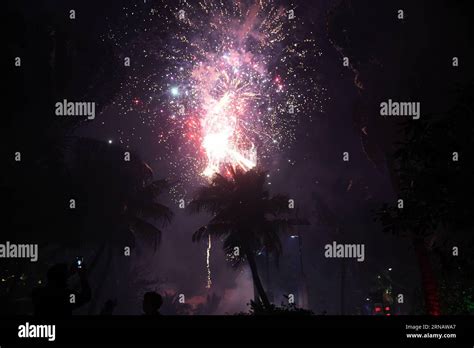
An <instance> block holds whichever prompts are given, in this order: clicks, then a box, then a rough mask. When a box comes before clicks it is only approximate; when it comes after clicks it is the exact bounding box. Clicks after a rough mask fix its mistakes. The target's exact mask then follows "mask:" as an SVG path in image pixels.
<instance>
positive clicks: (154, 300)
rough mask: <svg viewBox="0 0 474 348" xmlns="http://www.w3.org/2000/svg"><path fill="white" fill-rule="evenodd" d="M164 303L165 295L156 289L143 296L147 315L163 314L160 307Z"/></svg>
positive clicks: (144, 311)
mask: <svg viewBox="0 0 474 348" xmlns="http://www.w3.org/2000/svg"><path fill="white" fill-rule="evenodd" d="M162 304H163V297H161V295H160V294H158V293H156V292H154V291H149V292H147V293H145V295H144V296H143V313H145V315H161V314H160V307H161V306H162Z"/></svg>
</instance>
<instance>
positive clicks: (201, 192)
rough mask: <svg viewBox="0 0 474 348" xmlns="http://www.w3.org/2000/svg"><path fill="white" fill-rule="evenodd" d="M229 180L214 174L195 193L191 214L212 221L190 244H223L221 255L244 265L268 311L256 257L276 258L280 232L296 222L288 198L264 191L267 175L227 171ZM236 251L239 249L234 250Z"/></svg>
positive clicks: (268, 303) (268, 302) (266, 298)
mask: <svg viewBox="0 0 474 348" xmlns="http://www.w3.org/2000/svg"><path fill="white" fill-rule="evenodd" d="M229 173H230V177H225V176H223V175H220V174H216V175H215V176H214V177H213V178H212V180H211V182H210V183H209V185H207V186H203V187H201V188H200V189H198V191H197V193H196V195H195V197H194V199H193V200H192V201H191V203H190V204H189V206H188V210H189V211H190V212H192V213H198V212H201V211H207V212H209V213H211V214H212V216H213V217H212V218H211V220H210V221H209V222H208V223H207V224H206V225H205V226H203V227H201V228H199V229H198V230H197V231H196V232H194V234H193V237H192V239H193V241H200V240H201V239H203V238H208V236H209V235H210V236H211V237H215V238H220V239H221V240H223V248H224V251H225V252H226V253H227V254H228V255H229V254H231V255H233V256H236V255H235V250H238V251H239V255H238V257H235V258H234V260H235V263H234V266H236V265H238V264H239V263H241V262H243V261H245V260H246V261H247V262H248V264H249V266H250V270H251V272H252V279H253V282H254V285H255V288H256V290H257V293H258V297H259V298H260V301H261V302H262V303H263V305H264V306H265V308H270V306H271V305H270V301H269V300H268V297H267V294H266V292H265V290H264V288H263V285H262V282H261V280H260V276H259V274H258V269H257V262H256V258H255V254H256V253H257V252H258V251H259V250H261V249H262V248H265V249H266V250H267V251H268V252H270V253H274V254H275V255H276V256H278V255H280V254H281V251H282V246H281V241H280V237H279V232H280V231H283V230H286V229H288V227H290V226H291V225H294V224H297V223H298V221H296V220H295V219H290V218H289V213H290V208H289V202H288V197H287V196H284V195H275V196H273V197H271V196H270V194H269V192H268V190H266V189H265V178H266V173H265V172H262V171H259V170H257V169H252V170H249V171H247V172H244V171H243V170H241V169H239V168H237V169H233V168H229ZM236 248H238V249H236Z"/></svg>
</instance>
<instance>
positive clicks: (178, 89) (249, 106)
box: [104, 0, 324, 197]
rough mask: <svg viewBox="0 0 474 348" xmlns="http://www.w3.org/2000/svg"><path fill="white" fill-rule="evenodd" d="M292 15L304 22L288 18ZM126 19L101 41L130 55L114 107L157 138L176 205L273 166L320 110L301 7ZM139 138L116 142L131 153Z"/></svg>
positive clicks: (156, 8) (202, 8)
mask: <svg viewBox="0 0 474 348" xmlns="http://www.w3.org/2000/svg"><path fill="white" fill-rule="evenodd" d="M285 6H287V7H285ZM290 9H294V10H295V13H297V14H300V16H298V15H297V16H296V17H295V18H292V19H291V18H289V15H288V11H289V10H290ZM123 10H124V14H125V16H124V18H123V21H124V22H123V23H121V24H122V26H121V28H120V29H119V28H117V29H114V30H112V29H111V32H110V33H108V34H107V35H105V36H104V40H109V41H112V42H114V43H115V45H116V47H117V50H118V51H120V52H130V55H132V52H133V56H132V57H131V64H130V66H129V67H128V68H127V74H129V78H128V79H127V80H126V81H125V82H124V83H123V85H122V89H121V91H120V92H119V93H118V96H117V98H116V100H115V101H114V103H113V104H114V107H115V109H117V111H118V113H119V114H120V115H122V116H128V115H129V114H132V116H134V117H135V115H137V117H138V119H139V120H140V121H141V122H140V127H141V128H144V127H146V128H148V129H149V130H150V132H151V133H152V134H153V137H154V141H155V142H156V147H157V150H156V151H157V153H159V155H157V161H158V163H157V166H159V167H160V168H163V169H164V170H166V171H167V172H168V176H169V177H171V178H176V179H178V180H176V181H177V182H180V183H182V186H181V188H180V189H178V188H177V190H181V193H180V194H178V193H176V196H177V197H178V195H180V196H181V195H182V194H183V192H182V191H183V190H184V186H185V184H186V183H190V182H192V183H193V185H195V184H196V183H198V182H201V181H202V178H203V177H204V178H207V177H211V176H212V175H213V174H214V173H221V174H225V170H224V168H226V167H227V166H228V165H231V166H234V167H241V168H242V169H244V170H248V169H250V168H253V167H255V166H257V165H259V166H263V167H265V168H267V169H269V166H270V165H278V164H275V161H276V160H278V159H279V158H280V157H281V156H280V155H281V154H282V153H284V152H285V151H287V150H289V149H290V148H291V146H292V144H293V143H294V141H295V139H296V131H297V126H298V124H299V123H300V122H301V119H302V118H305V119H307V120H310V121H311V120H312V118H313V117H314V115H315V112H318V111H322V104H323V103H322V102H323V95H324V88H322V87H321V86H320V85H319V82H318V80H317V79H316V77H317V75H318V74H317V73H316V70H317V68H318V62H319V60H318V59H319V57H320V56H321V54H322V53H321V51H320V49H319V48H318V46H317V44H316V38H315V35H314V33H312V32H310V31H308V30H309V29H306V28H308V26H306V24H305V22H304V16H303V12H301V11H300V12H298V11H299V10H298V7H297V6H294V5H284V4H283V3H282V2H280V1H278V0H259V1H254V2H252V1H251V0H249V1H238V2H236V1H231V0H219V1H215V0H212V1H211V0H202V1H199V2H188V1H185V0H178V1H176V0H173V1H171V0H157V1H156V2H154V3H153V7H152V5H151V4H148V3H143V4H141V3H140V2H137V3H135V4H132V5H130V6H126V7H124V8H123ZM137 18H140V19H141V21H142V24H141V25H138V26H137V25H136V19H137ZM127 21H130V23H129V24H128V25H126V24H127ZM132 24H133V28H134V29H133V31H132V30H126V29H123V28H126V27H128V28H130V27H132ZM136 134H143V133H142V132H140V133H138V130H136V129H135V128H134V129H133V130H132V132H128V133H126V134H124V133H120V134H119V139H118V142H119V143H120V144H123V145H124V146H133V141H136V138H137V135H136ZM140 139H141V138H140ZM177 185H181V184H177Z"/></svg>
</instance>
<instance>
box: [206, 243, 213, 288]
mask: <svg viewBox="0 0 474 348" xmlns="http://www.w3.org/2000/svg"><path fill="white" fill-rule="evenodd" d="M208 237H209V240H208V241H207V251H206V266H207V285H206V288H207V289H210V288H211V285H212V279H211V263H210V258H211V247H212V244H211V235H209V236H208Z"/></svg>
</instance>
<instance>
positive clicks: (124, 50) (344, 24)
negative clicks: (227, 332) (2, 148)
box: [10, 0, 472, 314]
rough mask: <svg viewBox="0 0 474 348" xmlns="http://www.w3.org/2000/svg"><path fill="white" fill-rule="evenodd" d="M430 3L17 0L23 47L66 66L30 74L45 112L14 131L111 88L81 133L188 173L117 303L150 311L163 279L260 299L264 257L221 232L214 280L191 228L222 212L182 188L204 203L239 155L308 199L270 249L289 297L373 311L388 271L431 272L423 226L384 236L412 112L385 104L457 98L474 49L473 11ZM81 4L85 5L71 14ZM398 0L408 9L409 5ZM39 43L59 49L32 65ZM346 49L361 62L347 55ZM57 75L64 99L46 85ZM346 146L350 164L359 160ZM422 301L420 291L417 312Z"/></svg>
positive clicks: (157, 171) (397, 275)
mask: <svg viewBox="0 0 474 348" xmlns="http://www.w3.org/2000/svg"><path fill="white" fill-rule="evenodd" d="M265 3H266V2H265ZM426 4H427V3H425V5H423V3H422V2H417V3H416V4H414V3H413V2H411V1H398V2H395V1H394V2H389V3H385V2H384V3H383V4H381V3H379V2H377V4H375V2H368V1H357V2H353V1H330V0H327V1H295V2H292V3H290V2H287V1H278V0H274V1H269V2H268V4H266V5H264V6H263V8H262V7H261V6H260V5H258V4H253V3H252V2H251V1H240V2H233V1H222V2H218V1H202V2H200V3H199V2H197V1H166V0H163V1H151V0H142V1H114V2H113V3H112V2H111V3H110V4H108V5H105V4H102V3H98V2H86V3H84V2H83V1H70V2H68V3H67V5H66V4H65V3H64V2H59V1H39V2H37V1H35V2H34V3H28V5H26V2H25V3H24V4H21V3H18V4H15V5H12V9H13V12H14V13H16V16H13V17H12V18H11V19H10V21H11V23H16V24H14V26H13V27H12V28H14V29H15V28H16V29H18V30H16V29H15V30H14V31H16V32H17V33H16V34H15V36H14V38H15V37H16V38H19V37H22V39H21V40H20V41H21V43H18V42H17V43H16V44H15V43H13V44H12V47H13V51H14V52H18V53H17V54H20V55H22V56H23V57H24V58H23V62H25V64H26V67H25V69H26V70H27V71H28V69H30V70H35V69H36V70H41V66H42V65H41V64H43V65H45V64H46V62H51V60H53V61H54V60H55V61H56V63H51V64H56V67H55V70H54V71H55V72H54V73H52V74H49V75H48V73H45V75H44V76H42V75H41V73H38V72H37V75H36V77H35V78H33V79H32V80H28V78H26V77H25V78H24V79H25V81H28V82H27V83H25V85H24V86H23V85H22V86H23V87H21V90H22V92H23V95H28V96H30V97H29V100H28V102H27V103H24V104H25V106H24V109H23V110H20V111H19V112H20V113H25V114H28V116H26V119H31V120H32V121H31V123H28V122H25V123H24V126H23V125H22V126H18V124H19V123H18V121H11V128H12V129H13V128H15V127H16V128H15V129H19V130H18V131H15V132H16V133H15V132H13V133H12V135H10V137H13V136H14V135H18V136H16V137H15V141H13V143H14V144H20V143H22V141H21V138H22V137H30V138H31V139H38V138H40V136H39V135H38V134H36V135H35V130H34V128H35V127H34V125H35V124H36V122H38V123H41V121H39V120H37V119H36V120H33V119H34V118H36V117H45V118H47V119H48V120H49V119H51V120H52V119H53V118H55V117H57V116H54V115H53V113H52V111H51V114H50V115H46V116H44V115H45V113H43V115H41V116H38V115H34V114H32V113H31V112H29V111H32V110H35V108H38V109H39V110H43V111H44V110H48V109H50V110H53V109H52V105H53V103H50V101H51V100H54V101H62V100H63V99H67V100H68V101H90V102H96V115H95V119H93V120H86V119H85V118H83V119H81V120H80V121H77V122H76V121H74V122H76V123H75V124H74V126H73V127H71V128H70V129H69V131H68V132H67V134H65V135H68V136H79V137H85V138H92V139H96V140H98V141H100V142H103V143H104V144H107V145H108V146H110V147H112V148H117V149H124V150H125V151H131V152H132V153H133V154H137V155H138V156H139V157H140V158H141V159H142V160H143V161H144V162H146V163H147V164H148V165H149V166H150V167H151V169H152V170H153V173H154V177H155V178H166V179H168V180H170V182H171V183H172V186H171V188H170V190H169V192H167V193H166V194H165V195H163V196H162V198H161V201H162V202H163V203H165V204H167V205H168V206H169V207H170V208H171V209H172V210H173V212H174V213H175V217H174V219H173V221H172V223H171V224H169V225H168V226H166V227H164V228H163V235H162V242H161V245H160V246H159V248H158V250H157V251H156V253H154V252H153V251H152V250H149V248H147V247H146V245H142V244H140V243H138V245H137V246H136V249H135V251H134V255H135V259H134V266H133V267H134V269H135V272H134V279H133V280H131V281H130V282H131V283H134V284H138V285H136V287H135V288H134V289H135V290H134V291H135V292H133V291H132V292H130V293H126V292H125V290H117V286H116V285H117V284H116V283H114V281H112V280H110V281H109V282H108V283H107V285H106V289H107V290H106V291H105V293H106V294H105V295H103V300H106V299H107V298H108V297H113V296H114V295H115V296H125V297H126V298H127V300H123V301H121V302H119V306H118V307H117V313H119V314H125V313H127V314H128V313H133V314H137V313H140V310H141V309H140V297H141V295H142V294H143V293H144V292H145V291H148V290H156V291H158V292H161V293H176V292H177V293H185V294H186V296H187V298H188V301H189V303H190V304H191V305H193V306H197V305H198V304H199V303H204V302H205V301H206V299H205V297H206V296H207V295H208V294H217V295H218V296H220V297H222V298H221V300H220V303H219V304H218V306H216V307H215V308H213V309H212V310H210V311H209V312H207V313H204V314H224V313H235V312H239V311H246V310H248V306H247V303H248V302H249V300H250V299H251V298H253V285H252V278H251V275H250V272H249V270H248V269H247V267H246V266H244V267H241V268H239V269H237V270H233V269H232V268H231V267H230V266H229V264H228V263H227V262H226V261H225V255H224V252H223V251H222V248H221V245H220V242H219V241H213V244H212V248H211V250H210V259H209V261H210V262H209V267H210V271H211V280H212V285H211V286H210V288H207V287H206V284H207V281H208V270H207V268H206V250H207V247H208V245H207V243H205V242H201V243H198V244H197V243H193V242H192V240H191V234H192V233H193V232H194V231H195V230H196V229H197V228H198V227H199V226H201V225H202V224H204V223H205V222H206V221H207V220H208V219H209V217H208V216H206V215H205V214H201V215H189V214H188V213H187V212H186V211H185V210H184V209H180V208H179V203H180V200H181V199H184V200H185V202H186V203H188V202H189V201H190V200H191V199H192V197H193V193H194V192H195V191H196V189H197V188H198V187H199V186H200V185H205V184H206V183H207V182H208V180H209V177H211V176H212V174H213V173H216V172H217V173H222V174H224V175H226V169H225V164H226V163H229V162H230V163H231V164H234V165H240V166H241V167H243V168H244V169H250V168H252V167H254V166H257V167H258V168H261V169H262V170H265V171H267V186H268V189H269V190H270V192H272V193H284V194H287V195H288V197H290V198H291V199H294V200H295V202H296V208H297V212H298V215H299V216H304V217H306V218H307V219H308V220H309V222H310V225H309V226H301V227H296V229H297V230H296V229H295V230H294V231H293V232H291V233H288V234H286V235H282V237H281V239H282V243H283V255H282V256H281V258H280V263H279V266H278V267H277V266H276V264H275V263H274V262H273V261H274V260H273V259H271V260H270V261H271V265H270V266H269V268H268V269H269V272H265V267H264V266H263V265H264V262H265V260H264V259H263V256H262V258H261V259H260V261H259V262H260V264H261V265H262V269H261V276H262V278H263V279H264V281H265V282H266V284H267V282H268V278H270V284H271V285H268V284H267V286H268V288H269V292H271V293H272V296H273V299H274V302H275V303H277V304H279V303H281V302H283V301H284V300H285V298H284V295H287V294H289V293H293V294H297V297H298V300H297V303H298V304H299V305H301V306H305V307H306V308H309V309H311V310H313V311H314V312H315V313H317V314H320V313H322V312H323V311H326V312H327V313H328V314H341V313H345V314H357V313H361V312H362V311H363V310H364V303H365V301H366V298H367V297H368V296H369V293H370V292H371V288H372V287H373V285H374V284H373V283H374V278H376V277H377V275H378V274H382V273H386V272H387V270H388V269H389V268H391V269H392V270H391V271H390V272H391V274H392V277H393V279H394V280H396V283H397V284H399V285H400V288H401V289H403V291H404V292H405V293H407V294H410V295H411V294H414V293H415V292H416V286H417V285H416V284H417V281H418V279H419V274H418V270H417V269H416V267H414V266H413V264H414V262H415V261H414V260H415V256H414V251H413V250H412V248H411V247H410V246H409V242H407V241H406V240H404V239H401V238H397V237H395V236H392V235H390V234H386V233H382V232H381V226H380V223H379V222H376V221H374V209H376V208H377V207H379V206H380V205H381V204H383V203H386V202H388V203H393V202H394V201H396V194H395V188H394V183H393V181H392V179H391V174H390V168H389V165H388V164H387V161H386V158H387V157H388V156H390V154H391V153H392V151H393V150H394V143H395V142H396V140H397V137H398V135H397V129H398V128H397V124H398V123H399V120H398V119H397V120H395V119H383V118H382V117H381V116H380V115H378V105H379V103H380V101H381V100H386V99H388V98H393V99H397V98H398V99H399V100H415V101H420V102H421V103H422V114H423V115H425V114H430V113H433V112H435V111H436V110H439V109H442V108H444V107H445V106H446V105H449V104H450V102H451V100H452V97H451V94H450V93H451V92H450V91H451V90H452V89H453V88H454V86H456V85H457V83H460V82H462V81H464V80H467V76H469V75H470V71H469V70H468V69H472V68H469V67H467V68H466V67H462V69H464V70H461V68H460V70H459V71H454V70H453V67H452V65H451V58H452V57H453V56H459V57H461V61H462V62H466V64H467V62H468V57H469V55H468V53H467V52H468V51H467V50H468V48H469V44H468V40H467V38H466V32H467V30H466V29H467V19H465V20H464V19H463V20H459V19H455V18H457V17H456V16H458V15H459V13H458V10H457V9H454V8H451V7H450V6H449V5H448V4H447V2H441V1H434V2H430V5H429V6H428V5H426ZM71 9H74V10H75V16H76V18H75V19H70V18H69V15H70V14H69V11H70V10H71ZM399 9H403V10H404V12H405V16H406V17H405V19H403V20H399V19H398V18H397V11H398V10H399ZM181 10H183V11H184V12H180V11H181ZM290 10H293V11H294V18H291V19H289V17H288V16H289V13H290V12H289V11H290ZM440 16H442V18H444V19H443V20H440ZM20 19H21V20H20ZM440 22H441V23H445V24H439V23H440ZM12 25H13V24H12ZM20 28H21V30H20ZM38 28H40V29H38ZM35 38H36V40H35ZM35 41H36V43H35ZM52 47H56V49H52ZM35 56H36V57H40V62H42V63H40V62H37V63H32V64H36V65H34V66H33V65H29V63H28V61H29V60H32V59H33V57H35ZM346 56H347V57H349V59H350V65H349V66H344V64H343V57H346ZM127 58H130V61H129V63H130V64H129V66H128V63H126V62H127V61H128V59H127ZM471 61H472V60H471ZM46 65H47V64H46ZM462 65H463V64H462ZM59 76H61V77H59ZM446 80H449V81H450V82H449V83H443V82H442V81H446ZM45 85H46V86H45ZM17 87H18V86H17ZM42 88H45V89H47V90H48V91H51V93H50V94H47V95H48V96H49V97H51V96H52V95H54V98H52V97H51V98H49V97H46V98H43V96H35V91H37V90H39V89H42ZM20 104H21V103H20ZM290 109H291V112H290ZM17 126H18V127H17ZM49 130H51V129H49ZM52 132H54V131H52ZM20 134H23V135H21V137H20V136H19V135H20ZM25 146H26V145H25ZM344 152H349V154H350V161H348V162H344V161H343V153H344ZM91 170H93V168H91ZM297 232H299V237H296V235H297ZM299 238H300V239H301V240H302V254H301V255H302V265H303V269H304V274H305V275H306V283H307V287H308V293H307V298H306V299H304V296H303V295H301V278H300V276H301V264H300V254H299ZM332 241H338V242H341V243H363V244H365V250H366V256H365V262H362V263H358V262H356V261H355V260H347V261H344V263H343V262H341V261H340V260H335V259H327V258H325V257H324V245H325V244H328V243H332ZM83 253H84V254H85V255H88V253H89V251H88V250H87V249H84V250H83ZM115 267H120V265H116V266H115ZM341 274H343V276H342V275H341ZM93 277H101V276H100V275H95V276H93ZM341 279H344V280H343V284H342V285H341ZM120 291H124V292H123V293H120ZM341 291H342V292H343V296H344V302H345V303H344V308H341V307H342V305H341V301H340V298H341ZM300 295H301V296H300ZM414 305H415V304H414V300H412V299H411V297H410V296H408V297H407V303H406V304H405V307H403V308H402V309H401V311H402V312H403V311H409V310H410V308H412V306H414ZM163 312H165V314H166V308H164V309H163Z"/></svg>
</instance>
